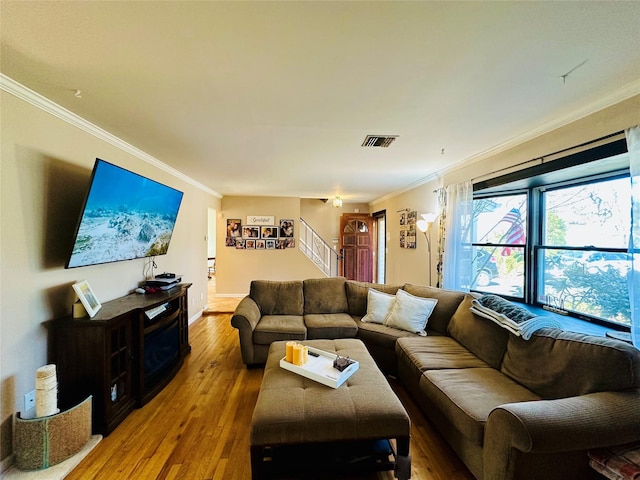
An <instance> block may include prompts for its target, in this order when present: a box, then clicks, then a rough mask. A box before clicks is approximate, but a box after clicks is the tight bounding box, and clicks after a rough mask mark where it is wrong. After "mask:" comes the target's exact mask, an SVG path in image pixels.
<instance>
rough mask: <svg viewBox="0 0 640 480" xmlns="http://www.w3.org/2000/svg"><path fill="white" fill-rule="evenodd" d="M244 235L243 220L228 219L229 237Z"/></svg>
mask: <svg viewBox="0 0 640 480" xmlns="http://www.w3.org/2000/svg"><path fill="white" fill-rule="evenodd" d="M238 237H242V221H241V220H240V219H239V218H228V219H227V238H238Z"/></svg>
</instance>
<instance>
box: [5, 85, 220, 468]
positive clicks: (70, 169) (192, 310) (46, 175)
mask: <svg viewBox="0 0 640 480" xmlns="http://www.w3.org/2000/svg"><path fill="white" fill-rule="evenodd" d="M0 95H1V97H0V108H1V112H0V115H1V116H0V121H1V124H0V130H1V131H2V135H1V139H0V141H1V147H0V148H1V149H0V155H1V163H0V187H1V191H0V222H1V223H0V260H1V265H2V267H1V269H0V347H1V348H0V415H1V417H0V422H1V428H0V459H5V458H6V457H7V456H8V455H9V454H10V453H11V416H12V414H13V413H15V412H16V411H20V410H23V397H24V394H25V393H27V392H29V391H31V390H33V389H34V388H35V381H34V379H35V372H36V370H37V368H39V367H40V366H42V365H45V364H47V363H48V362H49V360H50V359H49V358H48V354H47V330H46V328H45V322H47V321H48V320H52V319H55V318H58V317H61V316H64V315H66V314H68V313H69V312H70V309H71V305H72V303H73V301H74V299H75V296H74V293H73V289H72V288H71V285H72V284H73V283H75V282H77V281H79V280H83V279H86V280H88V281H89V283H90V285H91V286H92V287H93V290H94V291H95V293H96V295H97V297H98V299H99V300H100V301H101V302H103V303H104V302H107V301H109V300H112V299H114V298H117V297H120V296H123V295H126V294H128V293H129V292H131V291H132V290H133V289H134V288H136V287H137V286H138V285H139V284H140V282H142V281H144V276H143V267H144V265H145V260H142V259H141V260H131V261H127V262H118V263H112V264H106V265H98V266H93V267H82V268H76V269H71V270H66V269H65V268H64V263H65V260H66V256H67V254H68V251H69V248H70V246H71V241H72V238H71V237H72V235H73V230H74V228H75V224H76V221H77V218H78V215H79V211H80V208H81V204H82V201H83V198H84V195H85V194H86V189H87V187H88V181H89V177H90V175H91V170H92V168H93V163H94V160H95V158H96V157H99V158H102V159H104V160H107V161H109V162H112V163H114V164H116V165H119V166H122V167H124V168H127V169H129V170H132V171H134V172H136V173H140V174H142V175H145V176H149V177H151V178H153V179H154V180H157V181H159V182H162V183H165V184H167V185H170V186H172V187H174V188H177V189H179V190H181V191H183V192H184V198H183V203H182V205H181V208H180V212H179V214H178V219H177V223H176V229H175V232H174V236H173V238H172V242H171V246H170V247H169V252H168V254H167V255H164V256H160V257H157V258H156V262H157V264H158V268H159V270H161V271H172V272H178V273H182V274H183V275H184V277H183V278H184V280H185V281H187V282H192V283H193V286H192V288H191V289H190V291H189V316H190V318H191V319H192V320H193V319H194V318H197V316H199V313H200V312H201V310H202V309H203V307H204V305H205V303H206V294H207V267H206V266H207V261H206V259H207V242H206V236H207V209H208V208H209V207H212V208H218V209H219V207H220V200H219V199H218V198H216V197H215V196H214V195H212V194H211V193H207V192H205V191H204V190H203V189H201V188H196V186H194V185H193V184H191V183H188V182H186V181H185V180H184V179H181V178H178V177H176V176H174V175H172V174H171V173H169V172H167V171H165V170H162V169H160V168H158V167H156V166H153V165H151V164H150V163H148V162H146V161H143V160H141V159H140V158H138V157H137V156H134V155H132V154H131V153H127V152H125V151H124V150H122V149H120V148H117V147H115V146H113V145H112V144H111V143H108V142H106V141H104V140H101V139H99V138H97V137H96V136H94V135H91V134H89V133H86V132H85V131H84V130H82V129H80V128H78V127H76V126H73V125H71V124H70V123H67V122H65V121H63V120H60V119H58V118H56V117H54V116H53V115H51V114H49V113H46V112H45V111H43V110H42V109H40V108H37V107H35V106H33V105H31V104H29V103H27V102H25V101H23V100H20V99H18V98H17V97H15V96H13V95H12V94H9V93H6V92H4V91H2V92H0Z"/></svg>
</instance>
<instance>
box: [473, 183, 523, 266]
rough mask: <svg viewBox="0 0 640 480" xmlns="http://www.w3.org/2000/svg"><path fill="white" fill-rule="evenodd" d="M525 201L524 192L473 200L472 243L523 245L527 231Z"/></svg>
mask: <svg viewBox="0 0 640 480" xmlns="http://www.w3.org/2000/svg"><path fill="white" fill-rule="evenodd" d="M526 202H527V195H526V194H524V193H523V194H519V195H508V196H504V197H491V198H481V199H476V200H474V201H473V218H474V221H475V226H474V227H475V228H474V237H473V238H474V243H498V244H516V245H524V244H525V243H526V231H527V226H526V212H527V208H526ZM507 254H508V252H507Z"/></svg>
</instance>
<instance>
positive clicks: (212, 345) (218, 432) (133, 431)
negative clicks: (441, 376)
mask: <svg viewBox="0 0 640 480" xmlns="http://www.w3.org/2000/svg"><path fill="white" fill-rule="evenodd" d="M230 319H231V315H230V314H228V313H227V314H211V315H207V316H203V317H201V318H200V319H198V320H197V321H196V322H195V323H194V324H193V325H192V327H191V329H190V337H191V338H190V341H191V346H192V352H191V354H190V355H189V356H188V357H187V359H186V361H185V364H184V365H183V367H182V369H181V370H180V372H178V374H177V375H176V377H175V378H174V379H173V380H172V381H171V383H169V385H167V387H165V389H164V390H163V391H162V392H160V393H159V394H158V395H157V396H156V397H155V398H154V399H153V400H151V401H150V402H149V403H148V404H147V405H145V406H144V407H143V408H141V409H137V410H135V411H134V412H132V413H131V414H130V415H129V416H128V417H127V418H126V419H125V420H124V422H123V423H122V424H120V425H119V426H118V427H117V428H116V429H115V431H114V432H113V433H111V435H109V436H108V437H106V438H105V439H104V440H102V442H100V443H99V444H98V445H97V446H96V448H94V449H93V451H92V452H91V453H90V454H89V455H88V456H87V457H86V458H85V459H84V460H83V461H82V462H81V463H80V464H79V465H78V466H77V467H76V468H75V470H73V472H71V473H70V474H69V475H68V476H67V480H89V479H101V480H102V479H105V480H111V479H113V480H123V479H136V480H146V479H170V480H171V479H189V480H191V479H193V480H222V479H224V480H247V479H250V478H251V468H250V461H249V423H250V420H251V415H252V413H253V408H254V405H255V402H256V398H257V396H258V391H259V389H260V383H261V381H262V369H260V368H252V369H247V368H245V366H244V365H243V364H242V362H241V359H240V348H239V344H238V334H237V330H236V329H234V328H233V327H231V324H230ZM390 382H391V385H392V387H393V388H394V390H396V392H397V394H398V396H399V397H400V399H401V400H402V402H403V403H404V405H405V407H406V408H407V411H408V412H409V415H410V417H411V421H412V434H411V435H412V437H411V456H412V460H413V465H412V477H411V478H412V479H414V480H473V476H472V475H471V474H470V473H469V472H468V470H467V469H466V468H465V467H464V465H463V464H462V463H461V462H460V460H459V459H458V458H457V457H456V456H455V454H454V453H453V452H452V451H451V449H450V448H449V447H448V445H447V444H446V443H445V442H444V440H442V438H441V437H440V435H439V434H438V433H437V431H436V430H435V429H434V427H433V426H432V425H431V424H430V423H429V422H428V421H427V420H426V419H425V417H424V416H423V415H422V414H421V413H420V412H419V410H418V409H417V408H416V406H415V404H414V403H413V402H412V401H411V400H410V399H409V398H408V397H407V395H406V393H405V392H404V390H403V389H402V388H401V387H399V386H398V385H397V384H396V383H395V382H394V381H393V380H390ZM289 478H290V477H289ZM302 478H308V476H305V477H302ZM341 478H348V479H349V480H391V479H393V473H392V472H380V473H376V474H371V475H365V476H357V477H354V476H349V477H341Z"/></svg>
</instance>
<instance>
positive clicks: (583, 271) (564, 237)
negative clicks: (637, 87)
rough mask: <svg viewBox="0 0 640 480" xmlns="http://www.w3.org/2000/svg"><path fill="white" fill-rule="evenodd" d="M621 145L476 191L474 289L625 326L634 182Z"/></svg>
mask: <svg viewBox="0 0 640 480" xmlns="http://www.w3.org/2000/svg"><path fill="white" fill-rule="evenodd" d="M619 147H620V144H619V143H618V146H617V147H616V148H617V149H618V150H619ZM618 150H614V153H616V154H615V155H611V156H607V157H604V158H603V157H600V158H598V159H594V160H591V161H590V162H589V163H586V164H580V165H578V166H570V167H567V168H562V169H561V171H554V172H553V174H550V173H549V171H547V172H542V173H540V169H539V168H538V169H537V171H536V172H535V175H531V176H528V177H527V176H526V173H527V170H524V171H522V172H520V177H519V178H517V179H516V180H513V179H512V180H513V181H509V182H504V183H501V184H500V185H499V186H497V185H496V183H499V182H496V183H494V184H493V185H492V186H491V188H484V189H476V192H475V193H474V201H473V205H474V222H473V235H472V239H473V240H472V242H473V243H472V246H471V248H472V253H473V256H472V258H473V278H472V282H471V288H472V290H475V291H478V292H482V293H495V294H498V295H501V296H504V297H507V298H510V299H512V300H515V301H522V302H525V303H529V304H533V305H538V306H546V307H550V308H555V309H559V310H561V311H563V312H566V313H568V314H570V315H573V316H577V317H580V318H584V319H587V320H590V321H595V322H598V323H604V324H607V325H611V326H615V327H616V328H618V329H624V328H626V327H629V326H630V325H631V308H630V302H629V291H628V286H627V285H628V283H627V282H628V275H629V272H630V271H631V256H630V255H629V254H628V253H627V249H628V245H629V234H630V222H631V213H630V212H631V182H630V181H629V171H628V167H627V168H620V166H621V165H623V166H624V163H625V161H626V162H627V163H626V165H627V166H628V157H627V155H626V153H621V154H620V153H619V151H618ZM609 152H611V150H609ZM625 152H626V145H625ZM592 153H593V152H590V151H587V155H588V154H592ZM583 154H584V152H583ZM596 160H597V161H596ZM569 163H571V162H569ZM560 164H563V165H565V164H566V162H564V163H563V162H560ZM574 165H575V164H574ZM474 189H475V186H474Z"/></svg>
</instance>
